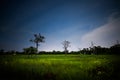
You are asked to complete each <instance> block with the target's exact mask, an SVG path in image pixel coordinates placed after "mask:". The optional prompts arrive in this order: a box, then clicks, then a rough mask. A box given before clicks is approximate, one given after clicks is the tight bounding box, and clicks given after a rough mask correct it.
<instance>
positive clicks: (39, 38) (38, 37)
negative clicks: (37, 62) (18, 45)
mask: <svg viewBox="0 0 120 80" xmlns="http://www.w3.org/2000/svg"><path fill="white" fill-rule="evenodd" d="M44 39H45V37H44V36H42V35H41V34H40V33H39V34H34V39H31V40H30V41H31V42H34V43H35V44H36V49H37V52H38V46H39V43H43V42H45V40H44Z"/></svg>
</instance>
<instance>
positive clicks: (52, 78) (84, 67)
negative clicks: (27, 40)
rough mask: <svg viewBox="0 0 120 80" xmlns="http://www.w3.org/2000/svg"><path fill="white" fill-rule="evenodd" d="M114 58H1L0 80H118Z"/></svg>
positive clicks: (30, 56) (64, 56)
mask: <svg viewBox="0 0 120 80" xmlns="http://www.w3.org/2000/svg"><path fill="white" fill-rule="evenodd" d="M119 61H120V60H119V56H115V55H15V56H13V55H1V56H0V80H8V79H9V80H11V79H12V80H118V78H119V79H120V77H119V76H120V69H119Z"/></svg>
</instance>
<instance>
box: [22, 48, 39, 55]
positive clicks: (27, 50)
mask: <svg viewBox="0 0 120 80" xmlns="http://www.w3.org/2000/svg"><path fill="white" fill-rule="evenodd" d="M23 50H24V53H25V54H35V53H37V49H36V48H35V47H32V46H31V47H29V48H24V49H23Z"/></svg>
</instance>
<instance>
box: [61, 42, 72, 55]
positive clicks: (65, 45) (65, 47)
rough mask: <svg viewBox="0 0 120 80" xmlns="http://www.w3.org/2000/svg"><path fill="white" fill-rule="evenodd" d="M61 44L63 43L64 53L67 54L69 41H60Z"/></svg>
mask: <svg viewBox="0 0 120 80" xmlns="http://www.w3.org/2000/svg"><path fill="white" fill-rule="evenodd" d="M62 44H63V48H64V51H65V54H67V53H68V49H67V48H68V47H70V42H69V41H66V40H65V41H63V42H62Z"/></svg>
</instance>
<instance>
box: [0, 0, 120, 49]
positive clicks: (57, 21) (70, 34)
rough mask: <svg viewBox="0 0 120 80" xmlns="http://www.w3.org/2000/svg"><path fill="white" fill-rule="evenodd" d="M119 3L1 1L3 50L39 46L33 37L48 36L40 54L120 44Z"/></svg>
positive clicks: (104, 0) (101, 0)
mask: <svg viewBox="0 0 120 80" xmlns="http://www.w3.org/2000/svg"><path fill="white" fill-rule="evenodd" d="M119 31H120V1H119V0H0V49H5V50H18V51H22V49H23V48H25V47H29V46H35V44H34V43H31V42H29V40H30V39H32V38H34V36H33V34H35V33H41V35H43V36H45V37H46V39H45V43H41V45H40V47H39V50H44V51H53V50H60V51H63V46H62V44H61V43H62V42H63V41H64V40H68V41H70V42H71V47H70V48H69V50H70V51H75V50H78V48H86V47H90V45H91V42H93V43H94V45H96V46H97V45H100V46H104V47H109V46H111V45H113V44H115V43H116V40H119V41H120V36H119V35H120V32H119Z"/></svg>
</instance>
